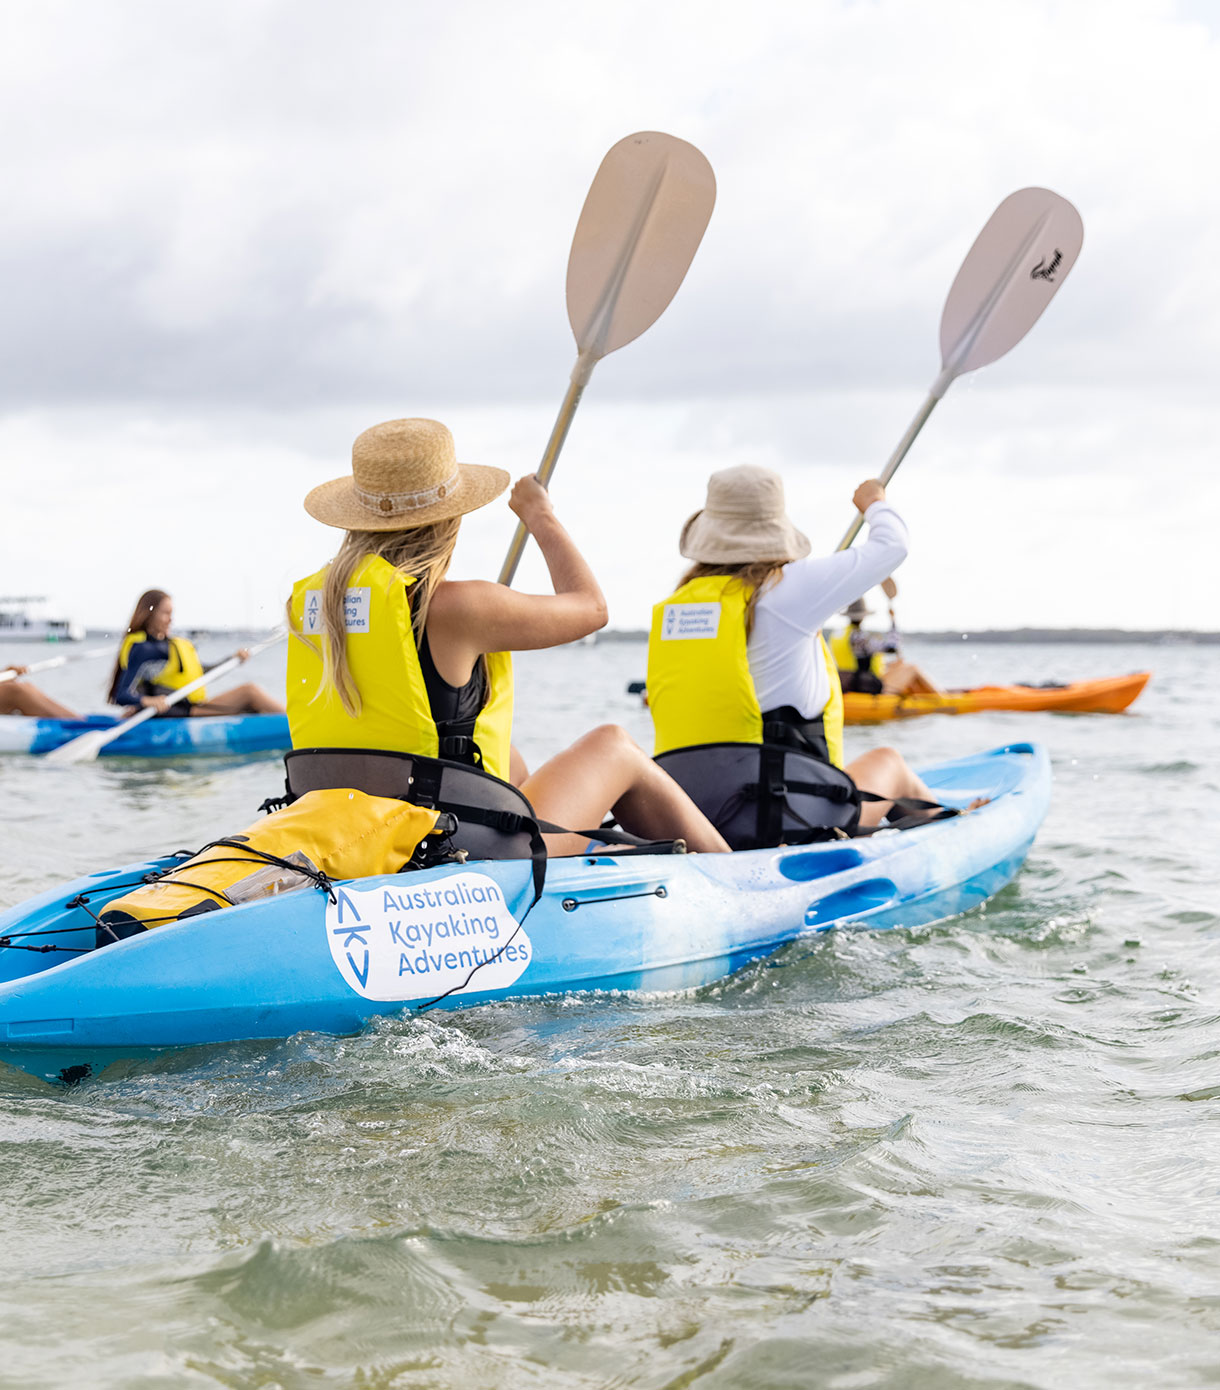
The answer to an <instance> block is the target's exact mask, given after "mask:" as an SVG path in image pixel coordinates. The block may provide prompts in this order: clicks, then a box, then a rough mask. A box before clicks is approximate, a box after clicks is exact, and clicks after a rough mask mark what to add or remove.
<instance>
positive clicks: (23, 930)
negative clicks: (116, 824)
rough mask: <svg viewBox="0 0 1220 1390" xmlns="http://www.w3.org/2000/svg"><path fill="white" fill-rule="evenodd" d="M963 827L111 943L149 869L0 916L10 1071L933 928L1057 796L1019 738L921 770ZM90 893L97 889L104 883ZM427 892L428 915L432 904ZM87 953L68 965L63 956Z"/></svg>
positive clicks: (357, 899)
mask: <svg viewBox="0 0 1220 1390" xmlns="http://www.w3.org/2000/svg"><path fill="white" fill-rule="evenodd" d="M923 775H924V776H925V779H926V780H928V781H929V784H930V785H931V786H932V787H933V788H934V789H935V790H936V791H937V793H938V795H940V796H941V797H942V798H943V799H944V800H945V801H946V802H947V803H951V804H966V803H967V802H969V801H970V800H972V799H974V798H975V797H977V796H991V797H992V798H993V799H992V800H991V802H990V803H989V804H988V805H986V806H983V807H981V808H979V809H977V810H975V811H972V812H971V813H970V814H968V815H964V816H960V817H956V818H953V819H951V820H946V821H940V822H935V823H931V824H928V825H926V826H920V827H918V828H916V829H914V830H908V831H901V832H899V831H889V832H885V833H882V834H879V835H875V836H871V837H866V838H863V839H858V840H851V841H831V842H828V843H825V844H818V845H807V846H789V847H784V848H780V849H770V850H753V851H748V852H740V853H736V854H731V855H641V856H627V857H621V858H617V859H616V858H614V857H613V856H612V855H609V854H605V853H591V854H588V855H583V856H578V857H574V858H570V859H556V860H552V861H551V862H550V864H549V865H548V870H547V882H546V888H545V890H544V893H543V895H542V897H541V899H540V900H539V901H538V903H537V904H536V905H534V906H533V908H532V909H530V902H531V899H532V897H533V891H532V880H531V874H530V865H529V864H528V862H523V861H509V862H496V863H492V862H482V863H476V864H465V865H446V866H444V867H440V868H437V869H432V870H428V871H424V872H416V873H411V874H404V875H382V876H379V877H376V878H369V879H361V880H357V881H354V882H352V883H348V884H343V885H336V892H335V898H336V901H334V902H328V901H327V899H326V896H325V895H324V894H323V893H322V892H320V891H318V890H316V889H308V890H303V891H301V892H298V893H293V894H285V895H283V896H281V897H277V898H267V899H263V900H261V901H258V902H254V903H249V904H244V905H242V906H239V907H234V908H228V909H225V910H223V911H217V912H209V913H206V914H204V915H202V916H200V917H195V918H192V919H190V920H188V921H186V922H181V923H177V924H174V925H172V926H167V927H162V928H159V929H157V930H155V931H152V932H148V933H144V934H141V935H139V936H136V937H133V938H130V939H128V940H126V941H123V942H120V943H118V944H117V945H111V946H107V947H106V948H105V949H103V950H100V951H94V950H89V949H83V950H82V949H81V948H87V947H88V946H90V945H91V943H92V930H91V919H90V918H89V917H88V915H87V913H86V912H85V910H84V908H82V907H81V906H79V905H78V896H77V895H78V894H79V893H81V892H82V891H87V892H89V893H94V892H96V894H97V896H96V897H94V898H92V900H91V901H92V905H93V908H94V910H95V911H100V910H101V906H102V905H103V904H104V902H105V901H107V900H108V899H109V898H113V897H117V896H119V895H120V893H121V892H122V891H123V889H122V887H121V886H120V885H124V884H126V885H130V884H131V882H132V881H133V880H137V881H138V879H139V877H140V875H141V873H143V872H147V870H148V869H149V868H151V867H154V866H157V865H158V864H160V863H164V862H166V861H151V862H150V863H148V864H140V865H129V866H127V867H126V868H124V869H119V870H112V871H107V872H106V873H103V874H98V875H93V876H92V877H90V878H86V879H79V880H77V881H75V882H74V883H71V884H67V885H63V886H60V887H59V888H57V889H54V890H52V891H50V892H48V893H45V894H43V895H41V896H40V897H38V898H35V899H32V900H31V901H29V902H27V903H25V904H22V905H20V906H19V907H16V908H14V909H12V910H10V911H9V912H7V913H5V914H3V915H2V916H0V938H3V939H6V940H8V941H10V942H13V943H14V944H16V945H22V944H24V945H37V946H39V947H46V946H56V947H58V948H59V950H58V951H54V952H46V953H35V952H32V951H29V950H15V949H8V950H0V979H4V980H6V981H7V983H4V984H0V1059H2V1060H4V1061H6V1062H9V1063H10V1064H12V1065H15V1066H18V1067H21V1068H23V1069H24V1070H27V1071H30V1072H32V1073H33V1074H35V1075H38V1076H41V1077H44V1078H46V1079H48V1080H75V1079H79V1078H81V1077H83V1076H85V1075H88V1074H94V1073H96V1072H97V1071H99V1070H100V1069H101V1068H102V1067H103V1066H104V1065H105V1064H106V1063H107V1062H109V1061H111V1060H114V1059H116V1058H118V1057H132V1056H145V1055H148V1054H149V1053H150V1052H157V1051H160V1050H163V1049H167V1048H178V1047H187V1046H192V1045H195V1044H205V1043H217V1042H233V1041H238V1040H242V1039H257V1038H279V1037H286V1036H289V1035H291V1034H293V1033H297V1032H301V1031H316V1032H321V1033H330V1034H348V1033H353V1032H357V1031H359V1029H361V1028H362V1027H363V1026H365V1024H367V1023H368V1022H369V1021H370V1020H372V1019H374V1018H376V1017H379V1016H383V1015H387V1014H398V1013H402V1012H404V1011H405V1012H410V1011H413V1010H419V1009H423V1008H431V1007H440V1008H457V1007H467V1006H470V1005H477V1004H481V1003H487V1002H491V1001H494V1000H502V999H512V998H527V997H536V996H539V995H546V994H558V993H567V992H571V991H597V990H630V991H670V990H686V989H692V988H696V987H699V986H701V985H705V984H708V983H710V982H712V981H714V980H717V979H721V978H723V977H724V976H726V975H728V974H731V973H732V972H733V971H735V970H737V969H739V968H740V967H741V966H743V965H745V964H746V963H747V962H749V961H751V960H755V959H758V958H759V957H761V956H765V955H768V954H770V953H771V952H773V951H774V950H776V949H777V948H778V947H779V946H781V945H783V944H784V943H785V942H787V941H791V940H793V939H795V938H797V937H800V936H805V935H808V934H811V933H817V932H823V931H827V930H830V929H831V928H836V927H844V926H848V925H850V926H855V927H867V928H878V929H879V928H893V927H910V926H920V925H926V924H928V923H930V922H935V921H939V920H942V919H944V918H947V917H952V916H955V915H957V914H959V913H961V912H964V911H967V910H969V909H970V908H972V907H976V906H977V905H978V904H980V903H982V902H984V901H985V900H986V899H987V898H989V897H990V896H991V895H992V894H994V893H995V892H996V891H998V890H999V889H1000V888H1001V887H1003V885H1004V884H1005V883H1007V882H1008V881H1009V879H1010V878H1011V877H1012V876H1013V874H1015V873H1016V871H1017V869H1018V868H1019V867H1020V865H1021V862H1022V860H1023V859H1024V857H1025V855H1026V853H1027V851H1028V849H1029V846H1030V844H1031V843H1032V841H1033V838H1034V835H1035V833H1036V831H1037V829H1038V826H1039V824H1040V823H1041V821H1042V818H1043V816H1044V815H1045V812H1046V808H1047V805H1048V802H1049V795H1050V768H1049V763H1048V760H1047V757H1046V754H1045V752H1044V751H1042V750H1041V749H1039V748H1037V747H1034V746H1032V745H1028V744H1019V745H1013V746H1011V747H1009V748H1003V749H996V750H993V751H991V752H989V753H985V754H979V755H975V756H973V757H970V758H964V759H960V760H958V761H956V762H953V763H946V764H941V765H939V766H938V767H935V768H930V769H926V770H924V773H923ZM99 890H100V891H99ZM425 900H426V902H425ZM74 949H75V950H81V954H78V955H69V954H65V952H66V951H72V950H74Z"/></svg>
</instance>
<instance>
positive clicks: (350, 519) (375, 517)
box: [305, 419, 508, 531]
mask: <svg viewBox="0 0 1220 1390" xmlns="http://www.w3.org/2000/svg"><path fill="white" fill-rule="evenodd" d="M507 486H508V474H507V473H506V472H505V471H504V469H503V468H488V467H486V466H485V465H483V464H478V463H459V462H458V461H457V453H456V451H455V450H454V447H453V436H452V435H451V434H450V433H449V431H448V430H447V429H446V428H445V426H444V425H442V424H441V423H440V421H439V420H422V419H411V420H387V421H386V422H385V423H384V424H381V425H374V426H373V427H372V428H371V429H367V430H365V432H364V433H363V434H362V435H359V436H357V439H356V442H355V443H354V444H353V445H352V471H351V474H350V475H349V476H348V477H345V478H335V479H333V480H332V481H331V482H329V483H322V484H321V485H320V486H318V487H316V488H314V489H313V491H312V492H310V493H309V495H308V496H307V497H306V498H305V510H306V511H307V512H308V513H309V515H310V516H312V517H314V518H316V519H317V520H318V521H321V522H325V524H326V525H327V526H338V527H341V528H342V529H343V530H345V531H409V530H411V529H412V528H413V527H415V526H425V525H427V524H428V522H430V521H441V520H443V519H444V518H445V517H449V516H464V515H465V514H466V513H467V512H473V511H475V510H476V509H477V508H479V507H482V506H485V505H486V504H487V503H488V502H490V501H491V500H492V499H493V498H495V497H498V496H499V495H500V494H501V493H502V492H503V491H504V489H505V488H506V487H507Z"/></svg>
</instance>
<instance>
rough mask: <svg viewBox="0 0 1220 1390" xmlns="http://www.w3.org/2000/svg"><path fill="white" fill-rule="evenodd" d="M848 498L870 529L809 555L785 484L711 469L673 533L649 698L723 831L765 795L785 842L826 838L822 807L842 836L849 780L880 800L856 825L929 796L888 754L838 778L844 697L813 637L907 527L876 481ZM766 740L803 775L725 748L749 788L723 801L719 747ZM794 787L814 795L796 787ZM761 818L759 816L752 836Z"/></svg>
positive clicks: (754, 470)
mask: <svg viewBox="0 0 1220 1390" xmlns="http://www.w3.org/2000/svg"><path fill="white" fill-rule="evenodd" d="M852 501H853V503H854V504H855V506H856V507H857V508H858V509H859V510H860V511H861V512H862V513H863V514H864V519H865V521H866V522H867V524H868V528H869V530H868V538H867V540H865V542H864V543H863V544H861V545H858V546H856V547H855V548H854V549H849V550H843V551H838V552H836V553H835V554H832V555H826V556H818V557H813V558H810V554H809V552H810V544H809V541H808V539H807V538H806V537H805V536H804V535H803V534H802V533H801V532H800V531H798V530H797V529H796V527H795V526H794V525H793V524H792V522H791V521H790V520H789V519H788V516H787V514H786V512H785V508H784V486H783V481H782V479H781V478H780V477H779V475H778V474H777V473H774V472H772V471H771V470H770V469H768V468H760V467H756V466H754V465H750V464H746V465H741V466H739V467H735V468H726V469H723V470H721V471H720V472H718V473H713V474H712V476H711V479H710V480H709V482H708V488H707V502H706V505H705V506H704V507H703V509H702V510H701V511H698V512H696V513H695V514H694V515H693V516H691V517H690V518H689V519H688V520H687V522H686V524H685V526H683V528H682V535H681V539H680V541H679V547H678V548H679V550H680V551H681V553H682V555H684V556H685V557H686V558H687V559H688V560H691V561H693V562H694V563H693V564H692V565H691V567H690V568H689V569H688V570H687V571H686V573H685V574H684V575H683V576H682V579H681V581H680V583H679V587H678V589H677V591H676V592H675V593H674V594H672V595H670V597H669V598H668V599H666V600H664V601H663V602H662V603H659V604H657V605H656V607H655V609H654V610H653V624H652V632H651V636H650V640H649V648H648V680H647V685H648V697H649V703H650V707H651V709H652V715H653V721H654V724H655V727H656V735H657V737H656V753H657V755H658V756H659V757H660V758H661V761H662V763H663V764H664V765H665V766H667V767H670V769H671V771H673V772H674V775H675V776H677V777H678V778H679V780H680V781H681V782H682V783H683V785H684V786H686V787H687V789H688V790H689V791H691V793H692V795H693V796H694V799H695V801H696V803H698V804H699V805H701V806H702V807H703V808H704V809H705V810H709V808H719V809H713V810H711V818H712V820H713V822H714V823H715V824H716V825H717V826H718V828H720V829H721V830H725V827H726V825H728V824H729V823H730V822H732V823H733V824H734V825H737V826H740V824H741V823H742V821H741V813H742V811H743V807H745V808H746V809H749V806H750V805H751V804H753V803H758V802H760V801H763V800H768V799H769V800H771V801H773V802H775V803H777V808H778V809H777V810H776V818H775V819H774V820H773V822H772V829H773V832H774V833H782V834H783V838H784V839H785V841H786V842H788V843H793V842H796V841H799V839H801V838H803V837H805V834H806V832H808V834H809V835H810V836H812V837H815V838H816V837H822V836H820V834H819V832H820V831H822V830H823V828H824V826H825V825H826V824H827V822H823V823H822V825H815V824H813V823H807V822H809V818H810V816H811V815H813V814H820V813H821V812H827V814H828V815H830V822H829V823H832V824H839V825H840V828H848V829H850V828H852V827H853V826H854V824H855V823H856V822H855V821H854V819H853V817H852V815H851V814H849V813H848V810H846V809H844V810H843V814H842V816H840V815H839V813H838V811H836V810H835V809H834V808H835V807H840V808H842V798H843V797H844V796H847V795H854V788H853V787H852V786H851V784H852V783H854V784H855V786H856V787H858V788H860V789H862V790H864V791H867V792H870V793H872V794H873V795H874V796H876V797H879V798H880V799H879V800H870V801H866V802H865V803H864V804H863V806H862V807H861V808H860V810H859V817H858V821H859V824H862V825H865V826H868V825H876V824H878V823H879V822H880V821H881V819H882V818H883V817H884V816H885V814H886V813H887V812H888V811H889V810H890V809H891V807H892V805H893V803H894V801H895V800H897V799H900V798H901V799H917V800H920V801H931V799H932V798H931V796H930V794H929V792H928V789H927V788H926V787H925V786H924V785H923V783H922V782H921V781H920V780H919V778H918V777H917V776H916V775H915V773H914V772H913V771H912V770H911V769H910V768H909V767H908V766H907V764H906V761H905V760H904V759H903V757H902V755H901V754H900V753H898V752H897V751H896V750H894V749H893V748H874V749H872V750H871V751H870V752H868V753H864V754H862V755H861V756H860V757H859V758H856V759H855V760H854V761H853V762H852V763H850V764H849V765H848V766H847V768H846V773H847V774H848V777H849V779H850V781H844V780H843V779H842V771H841V770H842V769H843V705H842V694H841V692H840V689H839V681H838V675H837V672H836V670H835V666H834V662H833V661H832V660H831V657H830V653H829V651H828V649H827V647H826V643H825V641H824V640H823V638H822V633H821V629H822V626H823V624H824V623H825V622H826V621H827V620H828V619H829V618H830V617H831V616H832V615H833V614H834V613H836V612H837V611H838V610H839V609H840V608H841V607H842V606H843V604H844V603H845V602H846V601H847V600H848V599H849V598H850V597H851V595H853V594H859V593H861V592H863V591H865V590H867V589H868V588H870V587H871V586H872V585H874V584H876V583H878V582H880V580H882V579H883V578H885V576H886V575H888V574H889V573H890V572H891V571H892V570H894V569H896V568H897V567H898V566H899V565H900V564H901V563H902V562H903V560H904V559H905V558H906V554H907V531H906V527H905V526H904V524H903V522H902V520H901V518H900V517H899V516H898V514H897V513H896V512H895V511H894V509H893V508H892V507H891V506H890V505H889V503H888V502H887V501H886V500H885V489H884V487H882V485H881V484H880V483H879V482H877V481H875V480H873V479H870V480H868V481H867V482H863V483H861V484H860V486H859V487H858V488H857V489H856V491H855V493H854V495H853V498H852ZM769 745H774V746H777V747H783V746H788V747H790V748H792V749H795V750H798V755H799V758H800V759H801V760H802V761H800V764H799V766H800V769H801V772H800V776H799V777H798V778H797V779H796V780H792V776H793V769H792V766H790V765H788V766H786V765H785V764H784V763H783V762H782V761H779V762H777V763H776V764H775V766H774V767H772V768H771V769H769V770H768V769H767V768H766V767H764V768H763V773H762V774H760V772H759V760H758V757H752V758H745V759H742V758H741V757H739V754H738V752H733V753H732V754H731V756H732V758H733V759H735V760H736V761H735V767H741V768H745V769H747V771H748V776H749V778H750V779H751V780H749V781H748V782H746V783H743V785H742V786H741V787H740V788H739V789H738V791H737V792H736V794H733V795H726V790H725V788H726V783H727V781H729V780H731V777H730V774H729V772H728V770H727V763H726V759H728V758H729V757H730V752H729V751H726V750H730V749H736V750H741V749H742V748H746V747H747V746H752V747H753V748H754V749H755V751H756V752H757V751H758V750H761V749H764V748H766V747H767V746H769ZM679 750H680V751H682V753H683V756H682V758H681V759H675V758H674V756H673V755H674V753H675V752H677V751H679ZM747 751H748V750H747ZM828 765H829V767H830V768H832V769H836V770H840V771H839V772H838V775H837V776H835V775H832V774H831V773H830V772H829V771H825V772H822V773H819V772H818V767H819V766H820V767H821V768H822V769H826V768H827V766H828ZM811 768H812V771H811V770H810V769H811ZM732 775H733V776H736V775H737V773H736V772H734V773H733V774H732ZM743 775H744V774H743ZM799 786H808V787H813V788H815V790H814V791H809V792H806V791H797V790H794V789H795V788H798V787H799ZM785 798H786V801H785ZM801 798H805V800H804V801H802V800H801ZM798 803H799V804H798ZM780 811H782V812H783V815H782V817H781V816H780V814H779V813H780ZM751 814H752V812H751ZM763 819H765V818H764V817H763V816H762V813H761V812H760V813H759V822H758V824H759V826H760V827H761V825H762V821H763ZM802 826H804V830H802V828H801V827H802ZM726 834H728V838H729V840H730V843H734V834H737V841H736V843H738V844H742V845H743V846H747V845H749V844H751V843H753V842H755V841H756V840H758V839H760V838H763V831H762V830H761V829H759V830H758V831H757V834H755V833H754V832H753V831H751V832H750V833H749V834H748V835H746V836H745V839H744V840H743V839H742V836H741V835H740V834H738V832H736V831H735V832H734V833H732V834H730V833H729V832H728V831H726ZM773 842H774V843H779V841H778V840H773Z"/></svg>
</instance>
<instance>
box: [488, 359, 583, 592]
mask: <svg viewBox="0 0 1220 1390" xmlns="http://www.w3.org/2000/svg"><path fill="white" fill-rule="evenodd" d="M596 362H597V358H596V357H595V356H593V354H592V353H590V352H582V353H581V354H580V356H579V357H578V358H577V359H576V366H575V367H574V368H573V369H572V380H571V381H570V382H569V384H568V389H567V392H566V394H565V395H564V398H563V403H562V404H561V405H560V407H559V414H558V415H557V416H556V417H555V425H554V428H553V429H552V430H551V437H550V439H548V440H547V442H546V448H545V449H544V450H543V453H542V462H541V463H540V464H539V465H538V471H537V473H535V474H534V476H535V477H536V478H537V479H538V481H539V482H540V483H541V484H542V486H543V487H546V486H547V484H548V483H549V482H550V481H551V474H552V473H554V471H555V465H556V464H557V463H558V462H559V453H560V450H561V449H562V448H563V445H564V441H565V440H566V439H567V437H568V431H569V430H570V429H571V428H572V419H573V417H574V416H575V414H576V407H577V406H578V405H579V404H580V398H581V396H583V395H584V392H585V387H586V386H587V385H588V384H589V378H590V377H591V376H592V375H593V368H594V365H595V364H596ZM529 534H530V533H529V530H528V529H527V527H526V525H525V523H524V522H523V521H519V522H517V529H516V531H514V532H513V539H512V544H511V545H510V546H509V547H508V554H507V555H506V556H505V557H504V564H503V565H502V566H501V567H500V576H499V581H498V582H499V583H501V584H511V583H512V582H513V578H514V576H515V575H516V573H517V566H518V565H519V564H520V563H521V556H522V555H523V554H524V553H525V543H526V541H528V540H529Z"/></svg>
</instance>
